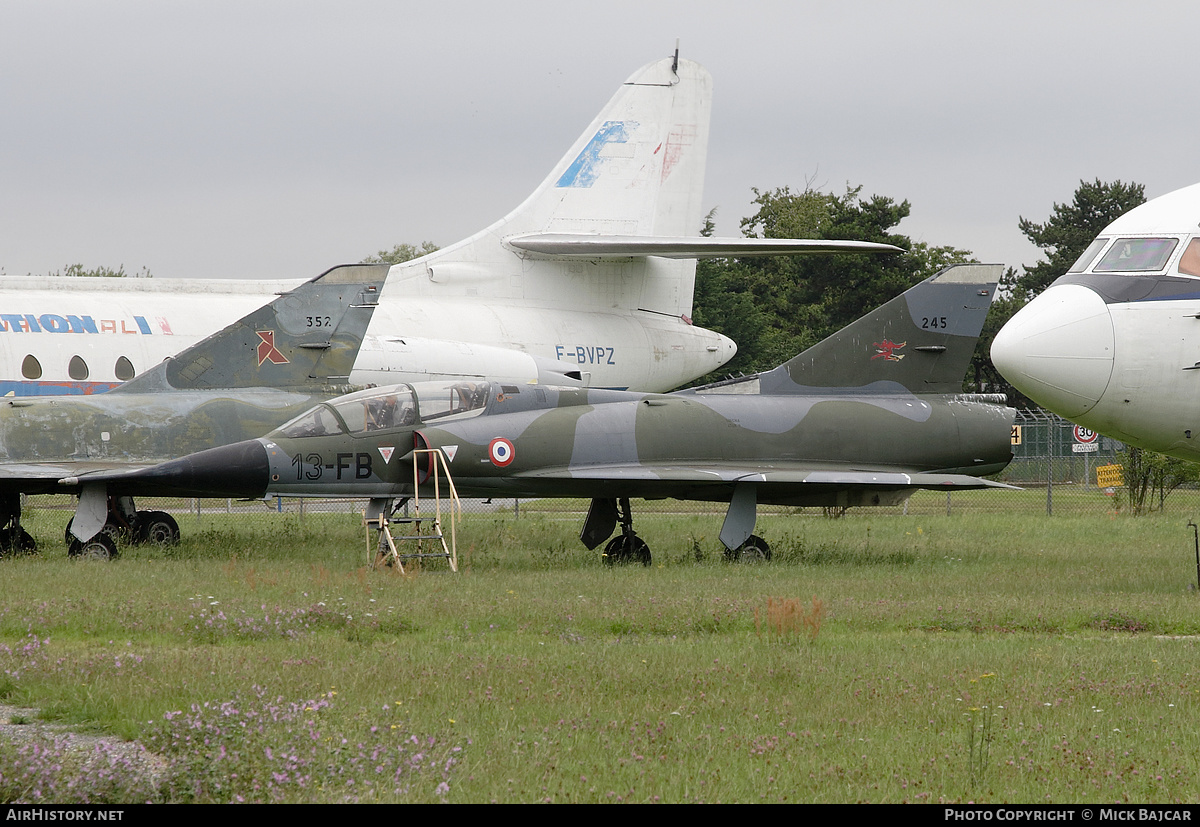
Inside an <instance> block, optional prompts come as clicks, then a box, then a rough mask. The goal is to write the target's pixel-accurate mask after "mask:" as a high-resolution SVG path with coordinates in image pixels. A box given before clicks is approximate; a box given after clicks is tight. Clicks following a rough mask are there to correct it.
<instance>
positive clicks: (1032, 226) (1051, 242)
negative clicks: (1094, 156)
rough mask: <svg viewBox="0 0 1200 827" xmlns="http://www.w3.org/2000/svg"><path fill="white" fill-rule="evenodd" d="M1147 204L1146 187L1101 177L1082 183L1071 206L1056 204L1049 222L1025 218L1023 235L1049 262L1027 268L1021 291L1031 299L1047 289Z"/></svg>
mask: <svg viewBox="0 0 1200 827" xmlns="http://www.w3.org/2000/svg"><path fill="white" fill-rule="evenodd" d="M1145 202H1146V188H1145V186H1143V185H1142V184H1136V183H1129V184H1125V183H1122V182H1121V181H1113V182H1112V183H1104V182H1102V181H1101V180H1100V179H1099V178H1097V179H1096V180H1095V181H1092V182H1091V183H1088V182H1087V181H1080V182H1079V188H1078V189H1076V190H1075V197H1074V198H1073V199H1072V200H1071V203H1069V204H1058V203H1055V205H1054V209H1053V210H1052V211H1051V215H1050V217H1049V218H1048V219H1046V221H1045V222H1043V223H1041V224H1038V223H1036V222H1033V221H1030V220H1029V219H1027V218H1021V219H1020V220H1019V222H1018V226H1019V227H1020V228H1021V232H1022V233H1024V234H1025V237H1026V238H1028V239H1029V240H1030V241H1032V242H1033V243H1034V244H1035V245H1037V247H1038V248H1039V249H1041V250H1042V251H1043V252H1044V253H1045V255H1046V260H1045V261H1041V262H1038V263H1037V264H1035V265H1034V266H1032V267H1025V268H1024V270H1025V273H1024V275H1022V276H1021V277H1020V278H1019V279H1018V280H1017V285H1016V286H1017V288H1018V290H1019V291H1020V292H1022V293H1024V294H1025V296H1026V297H1028V298H1032V297H1033V296H1036V295H1037V294H1038V293H1040V292H1042V291H1043V290H1045V289H1046V288H1047V287H1049V286H1050V283H1051V282H1053V281H1054V280H1055V279H1057V278H1058V277H1059V276H1061V275H1063V274H1064V273H1066V272H1067V270H1068V269H1070V267H1071V265H1072V264H1074V263H1075V261H1076V259H1078V258H1079V257H1080V256H1081V255H1083V251H1084V250H1086V249H1087V246H1088V245H1089V244H1091V243H1092V240H1093V239H1095V237H1096V236H1097V235H1099V234H1100V231H1101V230H1103V229H1104V228H1105V227H1107V226H1108V225H1109V224H1111V223H1112V222H1113V220H1114V219H1116V218H1117V217H1119V216H1121V215H1123V214H1124V213H1127V212H1129V211H1130V210H1132V209H1133V208H1134V207H1136V206H1138V205H1139V204H1144V203H1145Z"/></svg>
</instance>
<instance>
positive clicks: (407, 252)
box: [360, 241, 439, 264]
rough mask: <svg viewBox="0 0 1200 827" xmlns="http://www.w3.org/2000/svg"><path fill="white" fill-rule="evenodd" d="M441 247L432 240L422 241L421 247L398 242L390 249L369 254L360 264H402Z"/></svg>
mask: <svg viewBox="0 0 1200 827" xmlns="http://www.w3.org/2000/svg"><path fill="white" fill-rule="evenodd" d="M438 249H439V247H438V246H437V245H436V244H434V243H433V242H432V241H422V242H421V246H420V247H414V246H413V245H411V244H397V245H396V246H395V247H393V248H392V249H390V250H380V251H379V252H378V253H376V254H375V255H373V256H367V257H366V258H364V259H363V260H362V261H361V262H360V264H400V263H402V262H405V261H411V260H412V259H414V258H420V257H421V256H424V255H429V254H430V253H434V252H437V250H438Z"/></svg>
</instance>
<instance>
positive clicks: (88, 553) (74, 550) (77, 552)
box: [67, 531, 118, 560]
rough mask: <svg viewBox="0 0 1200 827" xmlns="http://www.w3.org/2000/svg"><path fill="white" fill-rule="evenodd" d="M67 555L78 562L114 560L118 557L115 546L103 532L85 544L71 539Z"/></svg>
mask: <svg viewBox="0 0 1200 827" xmlns="http://www.w3.org/2000/svg"><path fill="white" fill-rule="evenodd" d="M67 554H69V555H70V556H71V557H75V558H77V559H79V560H115V559H117V556H118V553H117V544H116V543H114V542H113V540H112V538H111V537H109V536H108V535H107V534H105V533H104V532H103V531H101V532H100V533H99V534H97V535H96V536H95V537H93V538H92V539H90V540H88V541H86V542H83V541H80V540H79V539H78V538H75V537H72V538H71V545H70V546H68V547H67Z"/></svg>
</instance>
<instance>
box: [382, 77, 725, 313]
mask: <svg viewBox="0 0 1200 827" xmlns="http://www.w3.org/2000/svg"><path fill="white" fill-rule="evenodd" d="M711 101H712V79H711V76H710V75H709V74H708V72H707V71H706V70H705V69H704V67H702V66H701V65H700V64H698V63H695V62H693V61H689V60H681V59H678V58H666V59H664V60H660V61H656V62H654V63H651V64H649V65H648V66H645V67H643V68H642V69H639V70H638V71H637V72H635V73H634V74H633V76H632V77H630V78H629V80H627V81H626V82H625V83H624V84H622V85H621V87H620V89H618V90H617V93H616V94H615V95H614V96H613V98H612V99H611V100H610V101H609V102H608V104H607V105H606V106H605V107H604V109H603V110H602V111H601V112H600V114H599V115H598V116H597V117H596V119H595V120H594V121H592V123H591V125H590V126H589V127H588V128H587V130H586V131H585V132H584V133H583V134H582V135H581V136H580V137H579V139H578V140H577V141H576V142H575V144H574V145H573V146H572V147H571V149H570V150H569V151H568V152H567V154H566V155H564V156H563V158H562V159H561V160H560V161H559V162H558V164H556V165H555V167H554V169H553V170H552V171H551V173H550V174H549V175H548V176H547V177H546V179H545V180H544V181H543V182H542V183H541V185H540V186H538V188H537V189H536V190H535V191H534V192H533V194H532V195H530V196H529V197H528V198H527V199H525V201H524V202H523V203H522V204H521V205H520V206H519V207H517V208H516V209H515V210H513V211H512V212H511V213H509V214H508V215H507V216H505V217H504V218H502V219H501V220H500V221H498V222H496V223H495V224H493V225H492V226H490V227H488V228H487V229H486V230H483V231H482V232H480V233H477V234H475V235H474V236H472V237H470V238H468V239H466V240H465V241H462V242H459V243H457V244H454V245H451V246H448V247H445V248H443V249H441V250H439V251H437V252H435V253H431V254H430V255H428V256H424V257H422V258H420V259H416V260H414V261H413V262H406V263H404V264H400V265H397V266H396V268H395V269H394V270H393V273H392V275H391V276H390V277H389V284H391V283H393V282H395V283H401V282H406V284H405V286H404V287H400V288H398V289H401V290H404V289H413V288H414V287H415V286H416V285H417V284H418V283H419V282H420V281H422V280H421V279H418V278H416V277H417V276H419V275H420V276H425V277H426V280H427V281H428V282H431V283H432V285H435V286H430V287H429V288H427V289H429V290H430V292H436V293H439V294H441V295H445V296H453V295H455V294H461V295H478V296H484V295H491V296H494V297H495V298H496V299H497V300H501V301H503V300H518V299H520V300H526V299H536V300H539V301H542V302H545V304H546V305H547V306H558V307H572V308H575V309H581V308H589V307H597V308H599V307H602V308H606V309H608V310H610V311H613V310H616V311H636V310H647V311H650V312H655V313H662V314H667V315H671V316H681V315H687V314H690V313H691V309H692V290H693V286H694V281H695V268H696V265H695V261H694V260H690V259H689V260H668V259H665V258H657V257H647V256H646V255H644V254H643V255H637V254H635V255H633V256H630V255H629V254H628V253H626V254H624V255H623V256H615V255H602V256H598V257H597V258H596V259H595V260H590V261H585V262H581V261H579V260H575V261H566V260H564V259H562V258H559V257H555V256H550V257H547V256H544V255H533V254H530V253H529V252H527V251H525V250H522V249H520V248H518V247H517V246H514V245H510V244H508V243H507V241H508V239H511V238H513V237H518V236H527V235H531V234H545V233H554V234H572V235H579V234H587V235H596V236H600V237H610V236H638V237H649V236H656V237H682V236H693V237H695V236H697V235H698V233H699V230H700V224H701V220H702V218H701V214H702V202H701V198H702V195H703V188H704V167H705V160H706V156H707V153H708V127H709V113H710V108H711ZM517 273H519V274H520V275H519V277H518V276H516V274H517ZM420 289H422V290H424V289H426V288H420Z"/></svg>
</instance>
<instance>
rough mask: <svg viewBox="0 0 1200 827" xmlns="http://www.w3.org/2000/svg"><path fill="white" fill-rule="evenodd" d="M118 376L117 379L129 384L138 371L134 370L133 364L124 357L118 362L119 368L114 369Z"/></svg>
mask: <svg viewBox="0 0 1200 827" xmlns="http://www.w3.org/2000/svg"><path fill="white" fill-rule="evenodd" d="M113 371H114V372H115V373H116V374H117V378H118V379H120V380H121V381H122V382H128V381H129V380H130V379H132V378H133V376H134V374H135V373H136V371H134V369H133V362H131V361H129V360H128V359H127V358H125V357H124V356H122V357H121V358H120V359H118V360H117V366H116V367H115V368H114V369H113Z"/></svg>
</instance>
